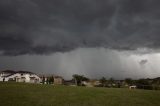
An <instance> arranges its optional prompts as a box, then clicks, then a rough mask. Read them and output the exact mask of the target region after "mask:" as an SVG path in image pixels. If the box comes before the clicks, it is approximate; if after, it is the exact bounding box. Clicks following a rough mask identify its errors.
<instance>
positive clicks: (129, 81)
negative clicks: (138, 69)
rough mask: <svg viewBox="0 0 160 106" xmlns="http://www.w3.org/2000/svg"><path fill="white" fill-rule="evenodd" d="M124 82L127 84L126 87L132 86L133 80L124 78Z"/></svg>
mask: <svg viewBox="0 0 160 106" xmlns="http://www.w3.org/2000/svg"><path fill="white" fill-rule="evenodd" d="M125 82H126V83H127V84H128V85H132V84H133V80H132V79H131V78H126V79H125Z"/></svg>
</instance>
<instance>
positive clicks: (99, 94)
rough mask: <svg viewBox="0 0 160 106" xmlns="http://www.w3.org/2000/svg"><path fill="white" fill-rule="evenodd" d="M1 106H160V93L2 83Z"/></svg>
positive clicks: (0, 90)
mask: <svg viewBox="0 0 160 106" xmlns="http://www.w3.org/2000/svg"><path fill="white" fill-rule="evenodd" d="M0 106H160V91H153V90H129V89H127V88H124V89H119V88H87V87H71V86H70V87H69V86H53V85H40V84H37V85H36V84H24V83H0Z"/></svg>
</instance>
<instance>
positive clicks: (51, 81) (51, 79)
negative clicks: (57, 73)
mask: <svg viewBox="0 0 160 106" xmlns="http://www.w3.org/2000/svg"><path fill="white" fill-rule="evenodd" d="M53 82H54V77H53V76H51V77H50V78H49V84H53Z"/></svg>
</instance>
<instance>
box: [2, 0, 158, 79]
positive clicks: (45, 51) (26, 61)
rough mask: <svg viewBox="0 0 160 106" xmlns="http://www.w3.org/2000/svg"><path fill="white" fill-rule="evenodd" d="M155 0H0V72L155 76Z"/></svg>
mask: <svg viewBox="0 0 160 106" xmlns="http://www.w3.org/2000/svg"><path fill="white" fill-rule="evenodd" d="M159 4H160V1H159V0H102V1H97V0H65V1H62V0H45V1H44V0H1V1H0V14H1V16H0V71H1V70H6V69H11V70H24V71H32V72H34V73H38V74H55V75H60V76H63V77H64V78H65V79H70V78H72V75H73V74H81V75H85V76H87V77H89V78H93V79H96V78H101V77H106V78H111V77H113V78H114V79H124V78H133V79H137V78H154V77H160V65H159V63H160V6H159Z"/></svg>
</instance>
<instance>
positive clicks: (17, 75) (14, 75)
mask: <svg viewBox="0 0 160 106" xmlns="http://www.w3.org/2000/svg"><path fill="white" fill-rule="evenodd" d="M0 81H3V82H4V81H15V82H27V83H39V82H40V78H39V76H38V75H36V74H34V73H32V72H29V71H12V70H5V71H2V72H0Z"/></svg>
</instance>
